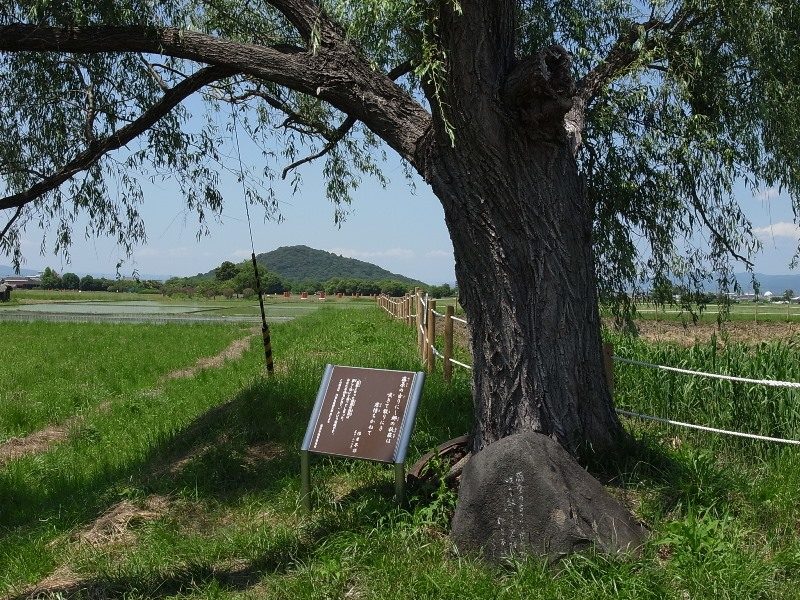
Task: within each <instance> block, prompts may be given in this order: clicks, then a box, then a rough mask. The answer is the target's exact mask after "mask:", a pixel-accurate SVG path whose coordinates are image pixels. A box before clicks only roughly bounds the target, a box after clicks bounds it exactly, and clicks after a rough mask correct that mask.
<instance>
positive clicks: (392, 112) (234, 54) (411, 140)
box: [0, 0, 430, 164]
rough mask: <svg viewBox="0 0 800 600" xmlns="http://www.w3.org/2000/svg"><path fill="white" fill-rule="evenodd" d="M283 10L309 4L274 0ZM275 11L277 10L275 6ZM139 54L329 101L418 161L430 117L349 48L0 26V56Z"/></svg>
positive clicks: (165, 32)
mask: <svg viewBox="0 0 800 600" xmlns="http://www.w3.org/2000/svg"><path fill="white" fill-rule="evenodd" d="M275 2H276V4H278V5H281V6H284V7H286V9H287V10H289V7H292V6H301V5H302V6H307V5H308V2H307V0H280V1H279V0H275ZM276 8H278V9H279V10H280V6H276ZM2 51H6V52H20V51H40V52H69V53H99V52H144V53H151V54H162V55H168V56H172V57H175V58H184V59H189V60H193V61H197V62H200V63H205V64H210V65H219V66H225V67H228V68H230V69H232V70H233V71H237V72H240V73H243V74H246V75H249V76H251V77H254V78H256V79H261V80H263V81H269V82H272V83H276V84H278V85H282V86H286V87H288V88H290V89H293V90H295V91H298V92H302V93H306V94H311V95H314V96H317V97H319V98H320V99H322V100H324V101H326V102H329V103H330V104H332V105H333V106H334V107H335V108H337V109H338V110H340V111H342V112H343V113H345V114H348V115H352V116H354V117H355V118H356V119H358V120H359V121H362V122H363V123H364V124H365V125H367V127H369V128H370V129H371V130H372V131H373V132H374V133H375V134H377V135H378V136H379V137H381V138H382V139H383V140H384V141H386V142H387V143H388V144H389V145H390V146H391V147H392V148H394V149H395V150H396V151H397V152H398V153H399V154H400V156H401V157H403V158H405V159H406V160H408V161H410V162H411V163H412V164H414V163H416V162H417V160H418V148H417V145H418V144H419V143H420V140H422V138H423V136H424V134H425V131H426V130H427V127H428V123H429V122H430V115H429V114H428V112H427V111H426V110H425V109H424V108H423V107H422V106H421V105H420V104H419V103H418V102H417V101H416V100H414V98H412V97H411V96H410V95H409V94H408V93H407V92H406V91H405V90H403V89H402V88H401V87H400V86H398V85H397V84H396V83H394V82H393V81H392V80H391V79H390V78H389V77H387V76H386V75H385V74H382V73H380V72H377V71H375V70H374V69H373V68H372V67H371V65H370V64H369V63H368V62H367V61H366V60H365V59H364V58H363V57H361V56H360V55H359V54H358V53H357V52H356V50H355V49H354V48H353V47H352V46H351V45H350V44H348V43H346V42H344V41H342V42H337V43H331V44H329V45H326V46H325V47H324V48H323V49H321V50H319V51H317V52H309V51H305V50H304V49H301V48H295V47H286V46H274V47H271V46H260V45H256V44H244V43H239V42H233V41H230V40H225V39H222V38H218V37H214V36H211V35H207V34H203V33H198V32H194V31H185V30H180V29H175V28H160V29H152V28H145V27H133V26H122V27H111V26H97V27H71V28H58V27H44V26H37V25H22V24H15V25H8V26H4V27H0V52H2Z"/></svg>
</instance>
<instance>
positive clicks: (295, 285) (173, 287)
mask: <svg viewBox="0 0 800 600" xmlns="http://www.w3.org/2000/svg"><path fill="white" fill-rule="evenodd" d="M212 273H213V276H211V277H209V276H207V275H202V274H198V275H196V276H194V277H172V278H171V279H168V280H167V281H166V282H164V286H163V288H164V293H165V294H166V295H168V296H172V295H175V294H185V295H187V296H195V295H199V296H206V297H214V296H224V297H226V298H231V297H233V296H234V295H235V296H242V297H245V298H248V297H251V296H253V295H255V293H256V290H257V289H258V287H257V285H256V278H255V273H254V270H253V263H251V262H249V261H248V262H242V263H239V264H238V265H237V264H234V263H232V262H230V261H224V262H223V263H222V264H220V266H218V267H217V268H216V269H214V270H213V271H212ZM258 275H259V280H260V281H261V290H262V291H263V292H264V293H265V294H282V293H283V292H292V293H300V292H308V293H309V294H313V293H316V292H325V293H326V294H328V295H335V294H344V295H347V296H349V295H354V294H360V295H362V296H371V295H373V294H389V295H390V296H402V295H403V294H406V293H408V292H409V291H411V290H413V289H414V286H413V284H410V283H408V282H403V281H397V280H391V279H384V280H380V281H371V280H366V279H358V278H351V277H348V278H340V277H333V278H330V279H328V280H325V281H322V280H318V279H308V278H306V279H300V280H293V279H290V278H287V277H281V276H280V275H278V274H277V273H273V272H272V271H268V270H267V269H265V268H263V266H259V269H258ZM426 291H427V292H428V293H429V294H431V295H432V296H434V297H436V298H440V297H443V296H452V295H453V294H454V293H455V291H454V290H453V288H451V287H450V285H448V284H444V285H438V286H428V287H427V288H426Z"/></svg>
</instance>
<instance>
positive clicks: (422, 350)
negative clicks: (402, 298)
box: [416, 288, 425, 360]
mask: <svg viewBox="0 0 800 600" xmlns="http://www.w3.org/2000/svg"><path fill="white" fill-rule="evenodd" d="M416 291H417V296H416V297H417V348H419V357H420V360H422V357H423V356H424V353H425V346H424V345H423V344H424V343H425V334H424V333H423V332H422V295H421V293H420V291H419V288H417V290H416Z"/></svg>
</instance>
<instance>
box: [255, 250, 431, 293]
mask: <svg viewBox="0 0 800 600" xmlns="http://www.w3.org/2000/svg"><path fill="white" fill-rule="evenodd" d="M256 261H258V264H260V265H264V267H265V268H266V269H267V270H269V271H272V272H273V273H277V274H278V275H279V276H280V277H282V278H285V279H290V280H293V281H304V280H313V281H327V280H329V279H331V278H334V277H337V278H340V279H360V280H364V281H384V280H392V281H400V282H403V283H411V284H419V285H423V283H422V282H420V281H417V280H414V279H411V278H409V277H405V276H403V275H398V274H397V273H391V272H390V271H387V270H386V269H382V268H381V267H379V266H377V265H373V264H372V263H368V262H365V261H363V260H356V259H354V258H345V257H344V256H339V255H338V254H334V253H332V252H325V251H324V250H316V249H314V248H309V247H308V246H282V247H280V248H277V249H276V250H273V251H271V252H265V253H262V254H258V255H256Z"/></svg>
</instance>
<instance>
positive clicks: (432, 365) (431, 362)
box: [425, 300, 436, 373]
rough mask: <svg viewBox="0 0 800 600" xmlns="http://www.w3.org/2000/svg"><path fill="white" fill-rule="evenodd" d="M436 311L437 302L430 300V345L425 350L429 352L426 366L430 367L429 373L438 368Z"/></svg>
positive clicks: (426, 345)
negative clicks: (435, 349) (435, 350)
mask: <svg viewBox="0 0 800 600" xmlns="http://www.w3.org/2000/svg"><path fill="white" fill-rule="evenodd" d="M435 310H436V300H428V343H427V344H425V350H426V352H427V354H426V356H427V361H426V365H427V367H428V373H433V370H434V369H435V368H436V354H435V353H434V352H433V347H434V344H435V343H436V315H435V314H434V311H435Z"/></svg>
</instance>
